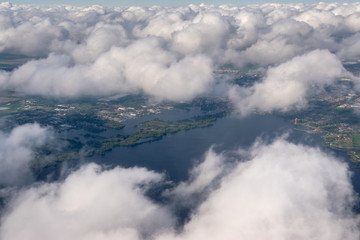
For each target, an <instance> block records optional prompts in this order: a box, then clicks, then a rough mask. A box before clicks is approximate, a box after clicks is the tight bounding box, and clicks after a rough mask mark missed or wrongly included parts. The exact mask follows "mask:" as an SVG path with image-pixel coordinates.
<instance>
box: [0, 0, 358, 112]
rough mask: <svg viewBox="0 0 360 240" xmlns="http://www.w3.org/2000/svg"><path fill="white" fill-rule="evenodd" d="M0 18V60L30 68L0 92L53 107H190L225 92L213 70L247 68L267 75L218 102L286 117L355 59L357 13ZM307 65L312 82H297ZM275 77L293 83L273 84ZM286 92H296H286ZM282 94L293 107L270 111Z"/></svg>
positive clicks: (203, 11) (100, 12) (47, 13)
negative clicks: (96, 101) (153, 103)
mask: <svg viewBox="0 0 360 240" xmlns="http://www.w3.org/2000/svg"><path fill="white" fill-rule="evenodd" d="M0 13H1V14H0V32H1V34H0V53H12V54H24V55H28V56H33V57H35V58H40V59H39V60H33V61H31V62H28V63H26V64H24V65H23V66H21V67H19V68H18V69H16V70H14V71H13V72H11V73H7V72H0V87H1V88H5V89H9V88H10V89H15V90H18V91H23V92H27V93H31V94H40V95H46V96H53V97H81V96H109V95H116V94H131V93H145V94H147V95H149V96H151V97H154V98H157V99H158V100H163V99H168V100H190V99H192V98H194V97H196V96H199V95H201V94H206V93H209V92H212V91H213V90H214V89H216V88H219V87H218V84H222V85H221V86H223V84H225V85H226V84H228V83H219V82H218V80H216V79H214V75H213V71H214V70H215V69H216V68H217V67H219V66H221V65H223V64H227V63H231V64H233V65H235V66H245V65H247V64H255V65H258V66H263V67H265V68H269V70H268V73H267V74H266V76H265V77H264V79H263V82H262V83H260V84H259V85H257V86H254V87H253V88H250V89H246V88H241V89H237V88H236V87H235V88H234V87H232V86H231V85H230V86H228V87H226V88H224V89H225V90H223V93H222V94H223V95H224V96H228V95H230V98H231V99H232V100H233V101H235V103H237V104H238V105H239V104H240V106H241V108H242V110H241V111H242V112H243V113H246V112H248V111H249V110H248V109H253V108H260V109H261V110H263V111H273V110H282V111H286V110H288V109H292V108H301V107H303V106H305V105H306V97H307V96H308V95H309V88H311V87H313V86H320V88H321V87H323V86H326V85H328V84H332V83H333V80H334V79H335V78H336V77H338V76H339V75H341V74H344V71H343V68H342V65H341V63H336V64H334V62H336V61H339V59H340V60H342V59H351V58H358V57H359V56H360V45H359V44H360V40H359V39H360V38H359V37H358V36H359V34H360V33H359V32H360V4H359V3H353V4H325V3H319V4H316V5H304V4H293V5H279V4H265V5H258V6H249V7H236V6H230V5H229V6H226V5H224V6H220V7H214V6H206V5H201V6H195V5H189V6H187V7H179V8H169V7H152V8H142V7H128V8H124V7H114V8H105V7H101V6H93V7H87V8H84V7H73V6H54V7H49V8H44V7H43V8H41V7H36V6H32V7H31V6H22V5H11V4H8V3H2V4H1V5H0ZM325 52H327V53H325ZM315 55H317V56H315ZM301 56H304V57H303V58H305V56H308V59H307V60H305V63H307V61H310V63H311V64H304V65H303V66H300V67H299V68H297V67H295V66H293V65H291V63H297V64H302V63H303V62H301V61H300V60H299V59H298V57H300V58H301ZM319 59H323V60H324V61H318V60H319ZM337 59H338V60H337ZM326 61H330V63H331V64H332V65H331V66H332V67H333V68H335V69H332V70H331V71H332V73H333V74H325V75H324V74H323V72H324V69H325V68H328V69H330V67H328V66H327V65H326V64H327V62H326ZM310 65H311V69H310V70H311V71H312V74H313V76H320V77H321V78H322V80H321V81H318V80H317V79H316V78H313V77H309V78H305V79H302V77H298V76H301V75H304V74H305V73H308V72H309V69H308V67H309V66H310ZM278 67H279V68H278ZM285 67H288V68H291V69H289V70H288V72H287V74H290V76H289V77H291V76H295V75H296V76H297V77H296V78H295V80H292V79H287V78H286V79H285V78H284V79H283V80H281V81H279V80H276V77H275V76H276V74H277V73H276V72H277V71H280V70H281V69H282V68H285ZM318 69H319V72H317V71H318ZM288 80H290V81H292V82H288ZM276 84H285V85H287V86H288V88H287V91H285V92H282V91H277V90H276V91H275V93H274V92H273V90H274V89H278V88H277V87H276ZM292 84H293V85H292ZM296 85H301V87H300V88H301V91H300V92H293V91H291V89H296ZM226 89H227V90H226ZM228 91H229V92H228ZM293 93H294V94H293ZM289 94H290V95H297V98H296V99H295V97H294V98H293V99H292V100H289V101H285V102H281V103H280V104H279V103H278V101H276V99H286V98H287V97H288V96H289ZM310 94H311V93H310ZM259 95H260V97H259ZM274 97H275V98H274ZM262 99H268V100H269V102H268V103H267V105H266V106H261V105H260V104H259V102H260V101H261V100H262Z"/></svg>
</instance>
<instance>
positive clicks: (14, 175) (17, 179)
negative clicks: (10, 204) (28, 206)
mask: <svg viewBox="0 0 360 240" xmlns="http://www.w3.org/2000/svg"><path fill="white" fill-rule="evenodd" d="M51 138H52V133H51V132H50V130H49V129H48V128H45V127H40V125H39V124H25V125H22V126H19V127H16V128H14V129H13V130H12V131H11V132H10V133H9V134H5V133H3V132H0V185H3V186H9V185H15V184H21V183H24V182H25V181H26V179H27V178H29V177H30V176H31V175H30V165H29V164H30V161H31V160H33V158H34V154H33V153H34V152H33V151H34V149H35V148H37V147H41V146H43V145H44V144H45V143H46V142H47V141H48V140H49V139H51Z"/></svg>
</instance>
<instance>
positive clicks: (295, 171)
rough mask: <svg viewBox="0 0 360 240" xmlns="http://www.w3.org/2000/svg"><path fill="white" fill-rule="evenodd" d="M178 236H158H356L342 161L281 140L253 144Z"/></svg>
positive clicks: (356, 228) (297, 237)
mask: <svg viewBox="0 0 360 240" xmlns="http://www.w3.org/2000/svg"><path fill="white" fill-rule="evenodd" d="M251 155H252V157H251V160H250V161H248V162H243V163H240V164H239V165H238V166H237V167H236V168H235V169H234V171H233V172H232V173H231V174H229V175H228V176H226V177H225V178H223V180H222V181H221V186H220V187H219V188H218V189H217V190H215V191H213V192H212V193H211V195H210V196H209V198H208V199H207V200H206V201H204V202H203V203H202V204H201V206H200V207H199V209H198V210H197V212H196V213H195V214H194V215H193V216H192V218H191V220H190V221H189V222H188V223H187V224H186V225H185V227H184V231H183V232H182V233H181V234H179V235H175V236H174V235H173V234H166V235H163V236H161V237H159V238H158V239H224V238H226V239H264V238H266V239H311V238H313V239H324V240H325V239H327V240H328V239H332V240H335V239H358V238H359V236H360V235H359V219H358V217H356V216H354V215H353V213H352V212H351V207H352V206H353V204H354V203H355V202H354V200H355V199H354V195H353V189H352V186H351V183H350V180H349V173H348V169H347V166H346V164H344V163H341V162H339V161H338V160H336V159H334V158H333V157H331V156H329V155H326V154H324V153H323V152H321V151H320V150H319V149H314V148H310V147H306V146H301V145H299V146H297V145H294V144H292V143H288V142H286V141H285V140H281V139H280V140H277V141H275V142H273V143H272V144H270V145H265V146H264V145H261V144H260V145H257V146H255V147H254V148H253V149H252V152H251Z"/></svg>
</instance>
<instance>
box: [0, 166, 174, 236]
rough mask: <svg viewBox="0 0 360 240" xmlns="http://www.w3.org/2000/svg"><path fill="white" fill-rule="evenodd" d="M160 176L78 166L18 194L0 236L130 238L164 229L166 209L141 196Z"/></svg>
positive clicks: (167, 224)
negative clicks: (58, 178) (61, 177)
mask: <svg viewBox="0 0 360 240" xmlns="http://www.w3.org/2000/svg"><path fill="white" fill-rule="evenodd" d="M161 179H162V176H161V175H160V174H157V173H154V172H150V171H147V170H145V169H141V168H133V169H121V168H115V169H113V170H110V171H103V170H102V169H101V168H100V167H99V166H96V165H94V164H91V165H88V166H84V167H82V168H81V169H80V170H78V171H77V172H75V173H73V174H71V175H70V176H69V177H68V178H67V179H66V180H65V181H64V182H62V183H53V184H44V185H41V186H39V187H34V188H31V189H29V190H26V191H25V192H23V193H21V194H20V195H19V196H18V198H17V199H16V201H15V202H13V205H12V208H13V210H12V211H11V213H10V215H9V216H7V217H5V219H4V221H3V223H2V227H1V232H0V237H1V238H2V239H14V240H15V239H17V240H20V239H28V240H30V239H64V238H66V239H79V240H80V239H94V240H95V239H116V238H119V237H121V239H127V240H133V239H141V238H142V237H145V236H149V235H151V234H154V233H156V232H157V231H160V230H161V229H163V228H168V227H170V226H171V225H172V218H170V215H169V213H168V212H167V210H166V208H163V207H160V206H157V205H155V204H154V203H152V202H151V201H150V200H149V199H148V198H146V197H145V196H144V192H145V190H146V188H147V187H149V185H150V184H152V183H156V182H158V181H160V180H161Z"/></svg>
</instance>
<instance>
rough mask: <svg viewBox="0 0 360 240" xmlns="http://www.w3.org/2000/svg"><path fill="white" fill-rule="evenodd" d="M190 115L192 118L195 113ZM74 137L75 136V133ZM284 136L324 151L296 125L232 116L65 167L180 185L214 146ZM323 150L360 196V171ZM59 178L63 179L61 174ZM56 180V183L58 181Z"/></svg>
mask: <svg viewBox="0 0 360 240" xmlns="http://www.w3.org/2000/svg"><path fill="white" fill-rule="evenodd" d="M182 114H184V113H180V112H179V114H175V115H173V116H171V112H170V113H164V114H163V115H162V116H160V117H161V118H162V119H164V118H165V119H169V120H177V119H181V118H182V117H184V116H183V115H182ZM186 114H189V115H191V114H194V113H192V112H190V113H186ZM155 117H159V116H158V115H157V116H156V115H155V116H146V117H143V118H142V119H137V120H129V121H128V122H127V123H126V125H127V127H126V128H125V129H123V130H119V131H114V132H112V133H111V132H107V133H106V134H105V135H111V134H117V133H121V134H124V133H129V132H131V131H133V130H134V126H135V125H136V124H138V123H139V122H140V121H144V120H150V119H153V118H155ZM186 117H188V116H186ZM296 128H298V126H296ZM80 132H81V131H80ZM80 132H79V133H80ZM72 134H75V132H74V133H72ZM283 135H288V137H287V139H288V140H289V141H291V142H293V143H297V144H298V143H301V144H304V145H309V146H315V147H321V142H322V137H321V135H319V134H309V133H306V132H304V131H298V130H295V126H294V125H293V124H291V123H290V122H288V121H286V120H283V119H281V118H278V117H275V116H269V115H264V116H262V115H252V116H249V117H247V118H238V117H236V116H230V117H226V118H221V119H218V120H217V121H216V122H215V123H214V125H213V126H211V127H207V128H200V129H192V130H189V131H181V132H178V133H175V134H168V135H167V136H165V137H163V139H161V140H160V141H155V142H150V143H144V144H141V145H137V146H134V147H118V148H114V149H113V150H112V151H111V152H107V153H106V154H105V155H104V156H99V155H96V156H93V157H91V158H86V159H83V160H82V161H76V162H73V163H71V162H70V163H69V162H66V163H63V164H65V165H66V166H67V167H68V166H69V165H71V166H72V168H77V167H78V166H79V165H81V164H84V163H86V162H96V163H98V164H102V165H106V166H110V167H113V166H122V167H134V166H139V167H145V168H147V169H149V170H154V171H156V172H161V173H165V174H166V176H167V178H168V179H169V180H171V181H173V182H175V183H176V182H178V181H183V180H186V179H187V178H188V173H189V170H190V169H191V168H192V167H193V166H194V164H196V163H197V162H199V161H201V160H202V159H203V156H204V154H205V153H206V151H208V150H209V149H210V147H211V146H214V149H215V151H217V152H221V151H229V150H230V151H231V150H235V149H238V148H244V149H248V148H249V147H251V145H252V144H253V143H254V142H255V141H256V140H257V139H258V138H260V139H262V140H263V141H267V142H271V141H272V140H273V139H275V138H277V137H280V136H283ZM322 149H323V150H324V151H327V152H329V153H331V154H334V155H336V156H337V157H338V158H339V159H342V160H343V161H346V162H347V163H348V164H349V168H350V170H351V171H352V172H353V174H352V181H353V185H354V189H355V190H356V192H358V193H360V168H359V167H356V166H355V165H354V164H352V163H351V162H350V161H349V157H348V156H347V155H346V154H345V153H343V152H338V151H332V150H330V149H327V148H322ZM61 168H62V166H61V164H58V165H56V166H53V167H51V168H50V169H48V170H47V171H46V173H49V172H50V173H51V172H52V171H53V172H59V169H61ZM56 175H59V173H58V174H55V176H56ZM54 180H56V177H55V179H54Z"/></svg>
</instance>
